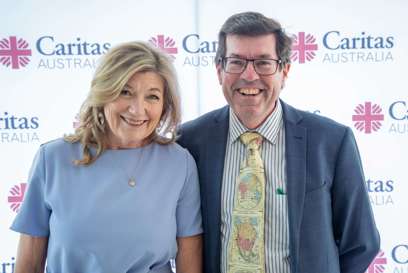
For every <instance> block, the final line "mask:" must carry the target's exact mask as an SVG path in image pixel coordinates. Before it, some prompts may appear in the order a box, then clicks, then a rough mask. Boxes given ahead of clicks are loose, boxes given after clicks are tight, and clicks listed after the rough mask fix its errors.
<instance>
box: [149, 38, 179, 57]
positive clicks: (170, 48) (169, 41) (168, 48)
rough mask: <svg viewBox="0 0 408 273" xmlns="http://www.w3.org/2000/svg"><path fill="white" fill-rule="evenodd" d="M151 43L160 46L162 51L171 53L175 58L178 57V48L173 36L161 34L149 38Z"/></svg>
mask: <svg viewBox="0 0 408 273" xmlns="http://www.w3.org/2000/svg"><path fill="white" fill-rule="evenodd" d="M149 43H150V44H151V45H153V46H155V47H157V48H160V49H161V50H162V51H164V52H166V53H167V54H169V55H170V56H171V57H172V58H173V59H175V58H176V54H177V52H178V49H177V47H176V42H175V41H174V39H173V38H171V37H168V36H164V35H163V34H159V35H156V36H154V37H151V38H150V39H149Z"/></svg>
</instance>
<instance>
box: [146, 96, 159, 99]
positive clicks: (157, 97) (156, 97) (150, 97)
mask: <svg viewBox="0 0 408 273" xmlns="http://www.w3.org/2000/svg"><path fill="white" fill-rule="evenodd" d="M147 98H148V99H150V100H160V97H159V96H157V95H149V96H147Z"/></svg>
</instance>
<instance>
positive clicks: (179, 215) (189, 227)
mask: <svg viewBox="0 0 408 273" xmlns="http://www.w3.org/2000/svg"><path fill="white" fill-rule="evenodd" d="M176 219H177V237H188V236H193V235H197V234H201V233H202V232H203V230H202V226H201V202H200V188H199V183H198V174H197V166H196V163H195V161H194V159H193V157H192V156H191V155H190V153H188V152H187V175H186V180H185V181H184V186H183V188H182V190H181V193H180V197H179V200H178V203H177V211H176Z"/></svg>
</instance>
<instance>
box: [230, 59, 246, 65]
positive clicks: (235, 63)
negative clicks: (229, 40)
mask: <svg viewBox="0 0 408 273" xmlns="http://www.w3.org/2000/svg"><path fill="white" fill-rule="evenodd" d="M244 63H245V62H244V61H242V60H230V61H229V64H230V65H236V66H243V65H244Z"/></svg>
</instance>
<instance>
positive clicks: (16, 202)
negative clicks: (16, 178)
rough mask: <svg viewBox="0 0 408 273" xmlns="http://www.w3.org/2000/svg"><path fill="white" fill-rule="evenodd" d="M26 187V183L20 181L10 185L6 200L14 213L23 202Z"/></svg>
mask: <svg viewBox="0 0 408 273" xmlns="http://www.w3.org/2000/svg"><path fill="white" fill-rule="evenodd" d="M26 187H27V183H20V184H17V185H14V186H13V187H11V189H10V191H9V195H8V197H7V201H8V203H9V205H10V208H11V209H12V210H13V211H14V212H16V213H17V212H18V211H19V210H20V206H21V203H22V202H23V199H24V194H25V191H26Z"/></svg>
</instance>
